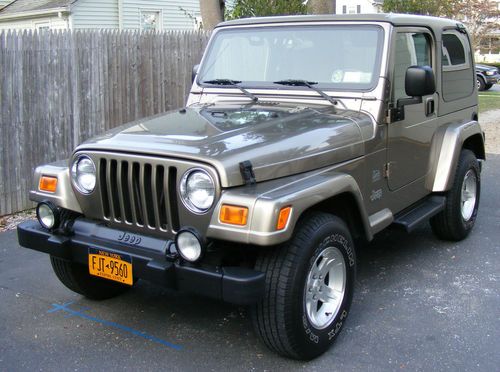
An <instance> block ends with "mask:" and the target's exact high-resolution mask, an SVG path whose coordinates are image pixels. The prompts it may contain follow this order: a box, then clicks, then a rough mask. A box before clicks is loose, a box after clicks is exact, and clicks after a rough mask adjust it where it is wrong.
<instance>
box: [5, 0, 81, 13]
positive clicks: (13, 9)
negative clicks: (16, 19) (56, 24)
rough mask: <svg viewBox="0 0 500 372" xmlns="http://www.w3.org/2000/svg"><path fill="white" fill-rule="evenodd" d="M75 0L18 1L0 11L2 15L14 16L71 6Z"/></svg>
mask: <svg viewBox="0 0 500 372" xmlns="http://www.w3.org/2000/svg"><path fill="white" fill-rule="evenodd" d="M72 2H74V0H16V1H13V2H12V3H10V4H9V5H7V6H6V7H5V8H3V9H1V10H0V14H14V13H21V12H33V11H39V10H50V9H55V8H62V7H67V6H69V5H70V4H71V3H72Z"/></svg>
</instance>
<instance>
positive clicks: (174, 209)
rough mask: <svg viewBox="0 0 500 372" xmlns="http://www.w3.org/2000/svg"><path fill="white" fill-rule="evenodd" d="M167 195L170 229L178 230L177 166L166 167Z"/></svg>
mask: <svg viewBox="0 0 500 372" xmlns="http://www.w3.org/2000/svg"><path fill="white" fill-rule="evenodd" d="M165 192H166V193H167V195H168V201H169V204H170V208H168V212H170V214H171V215H170V221H171V224H172V230H173V231H178V230H179V229H180V223H179V214H178V211H179V209H178V206H177V168H175V167H169V168H168V190H166V191H165Z"/></svg>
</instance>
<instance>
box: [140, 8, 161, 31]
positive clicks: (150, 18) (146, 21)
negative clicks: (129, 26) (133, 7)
mask: <svg viewBox="0 0 500 372" xmlns="http://www.w3.org/2000/svg"><path fill="white" fill-rule="evenodd" d="M141 30H142V31H160V30H161V19H160V11H159V10H141Z"/></svg>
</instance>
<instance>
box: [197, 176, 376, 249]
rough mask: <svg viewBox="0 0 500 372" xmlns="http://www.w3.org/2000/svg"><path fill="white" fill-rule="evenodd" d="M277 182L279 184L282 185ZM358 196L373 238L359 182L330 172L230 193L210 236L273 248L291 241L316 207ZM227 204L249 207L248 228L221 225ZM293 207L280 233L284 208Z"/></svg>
mask: <svg viewBox="0 0 500 372" xmlns="http://www.w3.org/2000/svg"><path fill="white" fill-rule="evenodd" d="M276 181H279V185H278V183H277V182H276ZM344 193H350V194H351V195H352V196H354V200H355V201H356V204H357V208H358V209H359V211H360V215H361V220H362V223H363V230H364V231H365V233H366V237H367V239H371V238H372V233H371V229H370V224H369V219H368V216H367V214H366V211H365V209H364V207H363V205H364V204H363V197H362V194H361V191H360V189H359V187H358V184H357V183H356V181H355V179H354V178H353V177H352V176H350V175H348V174H344V173H340V172H336V171H334V170H327V171H323V172H320V173H315V174H313V175H310V176H307V177H303V178H295V180H293V181H291V182H287V180H286V179H281V180H275V181H272V182H270V183H269V184H268V185H266V182H264V183H262V184H257V185H255V186H247V187H240V188H236V189H231V190H227V191H225V192H224V193H223V194H222V197H221V199H220V201H219V203H218V205H217V207H216V208H215V211H214V214H213V216H212V219H211V222H210V226H209V228H208V230H207V237H209V238H214V239H221V240H227V241H233V242H240V243H246V244H255V245H260V246H270V245H276V244H279V243H283V242H285V241H287V240H289V239H290V238H291V236H292V234H293V231H294V229H295V225H296V224H297V221H298V220H299V218H300V216H301V215H302V214H303V213H304V212H305V211H306V210H308V209H309V208H311V207H312V206H314V205H316V204H319V203H321V202H322V201H324V200H327V199H329V198H331V197H334V196H336V195H339V194H344ZM223 204H229V205H238V206H244V207H247V208H248V222H247V225H246V226H242V227H238V226H233V225H228V224H224V223H221V222H220V220H219V211H220V208H221V206H222V205H223ZM287 206H292V213H291V216H290V218H289V221H288V224H287V226H286V227H285V229H283V230H280V231H276V223H277V219H278V215H279V212H280V210H281V209H282V208H284V207H287Z"/></svg>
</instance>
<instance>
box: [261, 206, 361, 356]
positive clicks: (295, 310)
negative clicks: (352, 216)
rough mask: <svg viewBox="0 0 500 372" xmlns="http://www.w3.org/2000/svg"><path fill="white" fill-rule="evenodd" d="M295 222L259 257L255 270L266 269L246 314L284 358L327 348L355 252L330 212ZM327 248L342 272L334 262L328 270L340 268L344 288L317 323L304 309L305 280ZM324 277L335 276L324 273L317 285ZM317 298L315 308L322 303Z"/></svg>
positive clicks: (339, 319)
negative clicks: (261, 289)
mask: <svg viewBox="0 0 500 372" xmlns="http://www.w3.org/2000/svg"><path fill="white" fill-rule="evenodd" d="M297 226H298V227H297V229H296V231H295V233H294V236H293V237H292V239H291V240H290V241H289V242H288V243H287V244H285V245H283V246H280V247H279V248H276V249H271V250H266V251H264V253H263V254H262V255H260V256H259V258H258V260H257V263H256V269H257V270H260V271H262V272H264V273H265V274H266V282H265V285H266V292H265V295H264V298H263V299H262V300H261V301H260V302H259V303H258V304H257V305H255V306H254V307H253V308H252V312H251V314H252V321H253V325H254V328H255V330H256V333H257V335H258V336H259V337H260V338H261V339H262V341H263V342H264V343H265V344H266V345H267V346H268V347H269V348H270V349H271V350H273V351H275V352H277V353H279V354H281V355H283V356H286V357H290V358H294V359H300V360H310V359H312V358H314V357H317V356H319V355H321V354H322V353H324V352H325V351H326V350H328V348H329V347H330V346H331V345H332V344H333V342H334V341H335V339H336V338H337V336H338V334H339V332H340V330H341V329H342V326H343V325H344V323H345V319H346V317H347V314H348V312H349V308H350V305H351V302H352V296H353V291H354V281H355V274H356V255H355V251H354V244H353V240H352V238H351V234H350V232H349V229H348V228H347V226H346V224H345V223H344V222H343V221H342V220H341V219H340V218H338V217H336V216H332V215H329V214H326V213H319V212H315V213H312V214H309V215H308V216H306V217H305V218H302V219H301V221H299V223H298V224H297ZM327 251H328V252H332V251H334V252H336V254H337V255H338V256H337V258H338V260H333V261H334V262H337V263H339V262H340V261H342V262H343V265H344V266H343V267H344V268H345V271H343V269H342V268H341V269H339V268H338V267H336V268H335V274H331V275H335V276H337V273H338V272H339V270H341V271H342V272H343V273H345V276H344V278H345V281H344V284H345V286H344V288H345V291H344V295H343V297H342V296H339V300H338V302H337V304H336V305H335V306H338V307H337V309H338V310H336V311H332V312H331V313H328V312H325V313H324V314H325V316H326V317H327V318H328V316H330V318H329V319H330V320H328V322H327V323H325V324H324V326H323V327H320V328H318V327H317V326H315V325H314V324H313V323H312V322H311V319H310V317H309V315H308V310H307V309H306V301H307V300H306V298H307V296H309V298H310V299H311V298H312V296H311V291H309V289H310V287H309V288H306V285H307V283H308V281H309V280H310V279H311V273H312V272H313V271H312V270H313V268H315V267H316V268H318V267H319V265H318V262H319V264H320V262H321V261H318V260H319V259H320V258H319V257H321V258H322V257H323V254H324V253H325V252H327ZM325 262H327V261H325ZM315 265H316V266H315ZM341 267H342V266H341ZM327 276H328V278H327ZM313 278H315V277H313ZM319 279H321V276H319ZM330 280H332V282H331V283H333V282H334V281H335V280H336V279H333V278H332V279H330V272H328V274H327V275H325V278H324V279H323V280H321V281H320V280H318V281H317V282H319V283H320V287H321V286H322V285H323V284H325V283H327V281H330ZM326 285H328V284H326ZM311 289H312V288H311ZM326 289H327V288H326ZM316 290H317V288H316ZM315 293H318V292H315ZM323 293H325V292H323ZM318 295H321V294H318ZM319 302H321V301H318V303H317V305H318V307H316V311H317V312H318V313H320V311H319V310H321V309H322V306H324V304H323V303H321V304H319ZM325 306H326V305H325ZM325 308H326V307H325ZM324 311H327V310H324Z"/></svg>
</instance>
